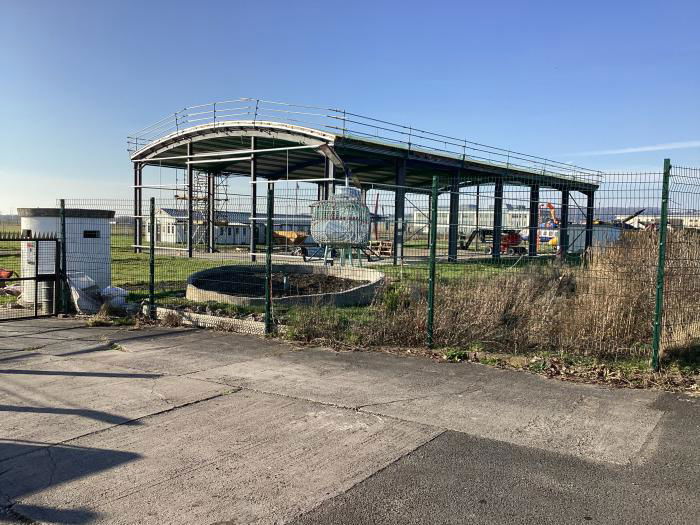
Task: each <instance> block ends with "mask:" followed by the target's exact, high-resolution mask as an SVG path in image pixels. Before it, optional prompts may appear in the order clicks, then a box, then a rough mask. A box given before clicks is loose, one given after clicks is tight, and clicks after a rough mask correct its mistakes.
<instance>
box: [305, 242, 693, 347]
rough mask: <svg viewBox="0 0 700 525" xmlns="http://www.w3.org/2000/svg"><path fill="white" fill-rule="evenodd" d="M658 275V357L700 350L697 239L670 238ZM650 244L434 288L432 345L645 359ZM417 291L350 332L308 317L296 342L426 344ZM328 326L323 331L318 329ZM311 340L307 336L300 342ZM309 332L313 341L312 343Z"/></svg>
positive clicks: (421, 293) (383, 299) (382, 300)
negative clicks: (661, 302)
mask: <svg viewBox="0 0 700 525" xmlns="http://www.w3.org/2000/svg"><path fill="white" fill-rule="evenodd" d="M668 241H669V242H668V258H667V261H668V262H667V271H666V281H665V286H666V293H665V295H664V297H665V317H664V322H663V332H662V333H663V336H662V341H663V347H664V349H668V350H670V349H678V348H690V347H693V346H696V345H697V344H698V343H699V342H700V315H698V307H697V305H698V303H699V302H700V283H698V280H699V278H700V232H695V231H691V230H682V231H671V232H669V240H668ZM657 243H658V236H657V234H656V233H655V232H628V233H625V234H624V235H623V237H622V238H621V240H620V241H619V242H617V243H616V244H615V245H613V246H611V247H608V248H602V249H597V250H594V251H593V252H592V253H590V254H588V257H587V260H586V261H585V264H581V265H578V266H569V265H562V264H557V263H553V264H551V265H535V266H529V267H524V268H518V269H513V270H512V271H504V272H500V273H496V274H492V275H484V274H483V273H482V274H479V275H470V274H465V276H464V277H463V278H462V279H460V280H450V281H444V282H441V283H440V284H439V285H438V287H437V291H436V304H435V342H436V345H437V346H440V347H453V348H469V347H470V346H471V345H473V344H474V343H479V344H480V345H482V346H483V347H484V348H487V349H490V350H494V351H501V352H509V353H510V352H516V353H519V352H531V351H549V352H557V353H562V354H564V353H565V354H571V355H583V356H589V355H591V356H608V357H648V356H649V355H650V347H651V341H652V327H653V315H654V304H655V286H656V267H657V258H658V249H657ZM426 296H427V294H426V290H425V286H419V285H406V284H398V285H397V284H394V285H392V286H390V287H387V288H386V289H385V290H384V291H383V292H382V293H381V294H380V297H379V298H378V300H377V302H376V304H375V306H374V307H373V309H372V315H367V314H365V315H364V316H363V317H362V318H358V319H357V320H356V321H355V322H353V320H352V319H349V320H348V319H345V318H343V315H342V314H341V313H338V312H330V311H328V312H326V311H325V310H324V311H321V310H320V309H315V310H316V311H314V312H309V314H311V315H313V322H309V321H310V319H309V318H306V319H304V317H306V316H303V315H302V316H301V319H299V320H298V322H296V323H294V325H295V326H294V327H293V328H294V330H293V331H294V333H295V334H296V336H297V337H298V338H300V339H305V340H310V339H313V338H315V337H317V336H319V335H321V334H322V335H323V337H324V338H325V339H327V340H328V339H330V340H334V341H339V342H343V343H348V342H355V341H357V342H360V343H361V344H362V345H365V346H403V347H406V346H422V345H424V344H425V333H426V323H427V304H426ZM326 317H328V319H327V320H326V321H327V322H326V321H324V319H325V318H326ZM306 332H309V333H306ZM311 332H313V333H311Z"/></svg>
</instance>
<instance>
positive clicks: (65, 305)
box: [59, 199, 70, 314]
mask: <svg viewBox="0 0 700 525" xmlns="http://www.w3.org/2000/svg"><path fill="white" fill-rule="evenodd" d="M60 203H61V204H60V210H59V221H60V227H61V279H60V282H61V284H60V286H61V313H64V314H67V313H69V311H70V300H69V297H68V294H69V287H68V269H67V268H66V201H65V199H61V201H60Z"/></svg>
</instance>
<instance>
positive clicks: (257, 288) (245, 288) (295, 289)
mask: <svg viewBox="0 0 700 525" xmlns="http://www.w3.org/2000/svg"><path fill="white" fill-rule="evenodd" d="M368 282H369V281H356V280H354V279H344V278H342V277H336V276H334V275H326V274H322V273H308V274H304V273H283V272H273V273H272V296H273V297H289V296H296V295H313V294H322V293H336V292H343V291H345V290H349V289H351V288H355V287H357V286H360V285H363V284H366V283H368ZM193 284H194V286H196V287H197V288H199V289H201V290H207V291H212V292H221V293H225V294H230V295H237V296H242V297H260V296H262V295H264V294H265V273H264V272H262V271H261V272H246V273H245V274H241V275H236V274H234V273H232V272H231V271H221V272H218V273H217V272H209V273H208V274H207V277H206V278H199V279H195V280H194V282H193Z"/></svg>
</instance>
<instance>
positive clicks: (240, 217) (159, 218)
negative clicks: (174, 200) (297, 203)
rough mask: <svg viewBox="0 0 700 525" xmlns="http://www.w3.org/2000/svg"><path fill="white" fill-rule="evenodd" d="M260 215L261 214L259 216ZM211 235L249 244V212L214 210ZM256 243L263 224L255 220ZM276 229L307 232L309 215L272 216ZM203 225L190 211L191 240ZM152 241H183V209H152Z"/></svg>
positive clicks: (200, 233) (203, 235)
mask: <svg viewBox="0 0 700 525" xmlns="http://www.w3.org/2000/svg"><path fill="white" fill-rule="evenodd" d="M262 217H263V218H264V216H262ZM214 222H215V227H214V237H215V240H214V242H215V244H220V245H248V244H249V243H250V213H248V212H237V211H223V212H216V216H215V221H214ZM256 222H258V223H259V224H258V235H257V243H258V244H264V243H265V223H264V221H263V220H258V221H256ZM144 223H145V225H146V234H147V235H150V233H151V224H150V218H146V220H145V221H144ZM274 229H275V230H276V231H280V230H287V231H302V232H306V233H309V232H310V231H311V217H310V216H309V215H275V217H274ZM206 232H207V224H206V220H205V217H204V215H203V214H202V213H201V212H197V211H195V212H194V232H193V238H194V239H205V238H206ZM155 233H156V244H160V245H163V244H187V211H186V210H178V209H174V208H159V209H157V210H156V232H155Z"/></svg>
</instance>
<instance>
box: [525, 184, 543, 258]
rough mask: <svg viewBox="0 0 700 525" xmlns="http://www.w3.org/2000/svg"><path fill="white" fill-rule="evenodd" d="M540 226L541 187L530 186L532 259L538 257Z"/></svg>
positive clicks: (530, 244) (528, 242) (530, 245)
mask: <svg viewBox="0 0 700 525" xmlns="http://www.w3.org/2000/svg"><path fill="white" fill-rule="evenodd" d="M539 225H540V187H539V186H538V185H536V184H535V185H533V186H530V218H529V221H528V233H527V254H528V255H529V256H530V257H535V256H536V255H537V242H538V240H539V235H538V230H539Z"/></svg>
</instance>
